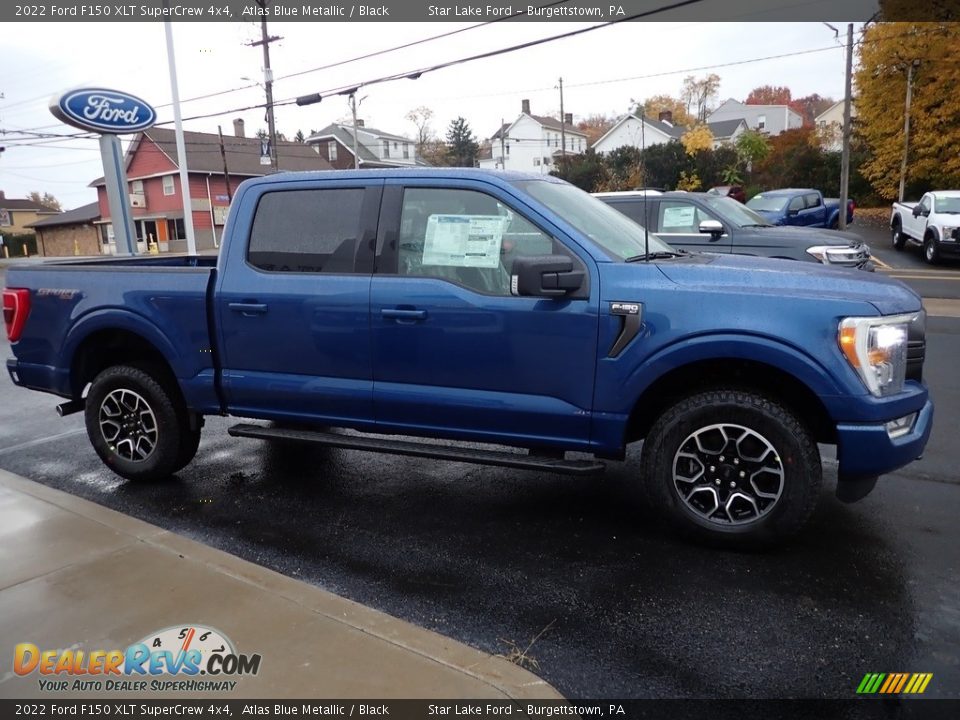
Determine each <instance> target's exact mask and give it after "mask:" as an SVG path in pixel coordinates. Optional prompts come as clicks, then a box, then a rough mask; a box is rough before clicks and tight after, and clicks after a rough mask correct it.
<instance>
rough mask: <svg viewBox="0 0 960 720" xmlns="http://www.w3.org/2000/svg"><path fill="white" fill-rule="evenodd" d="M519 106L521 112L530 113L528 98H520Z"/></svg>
mask: <svg viewBox="0 0 960 720" xmlns="http://www.w3.org/2000/svg"><path fill="white" fill-rule="evenodd" d="M520 107H521V112H524V113H526V114H527V115H529V114H530V101H529V100H521V101H520Z"/></svg>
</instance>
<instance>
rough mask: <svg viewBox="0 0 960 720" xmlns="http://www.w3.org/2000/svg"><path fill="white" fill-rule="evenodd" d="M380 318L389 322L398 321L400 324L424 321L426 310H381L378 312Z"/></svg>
mask: <svg viewBox="0 0 960 720" xmlns="http://www.w3.org/2000/svg"><path fill="white" fill-rule="evenodd" d="M380 315H381V317H383V318H385V319H389V320H399V321H401V322H403V321H407V322H413V321H415V320H426V319H427V311H426V310H402V309H400V308H383V309H382V310H381V311H380Z"/></svg>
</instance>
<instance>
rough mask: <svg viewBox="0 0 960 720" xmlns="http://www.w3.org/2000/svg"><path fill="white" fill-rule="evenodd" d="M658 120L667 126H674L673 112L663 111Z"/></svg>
mask: <svg viewBox="0 0 960 720" xmlns="http://www.w3.org/2000/svg"><path fill="white" fill-rule="evenodd" d="M657 120H659V121H660V122H664V123H667V125H673V110H661V111H660V114H659V115H658V116H657Z"/></svg>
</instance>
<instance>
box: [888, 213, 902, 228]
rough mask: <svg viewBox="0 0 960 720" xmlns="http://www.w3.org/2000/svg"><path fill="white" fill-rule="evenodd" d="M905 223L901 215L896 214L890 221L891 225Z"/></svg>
mask: <svg viewBox="0 0 960 720" xmlns="http://www.w3.org/2000/svg"><path fill="white" fill-rule="evenodd" d="M902 224H903V221H902V220H900V216H899V215H894V216H893V220H891V221H890V227H900V225H902Z"/></svg>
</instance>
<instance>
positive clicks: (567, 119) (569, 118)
mask: <svg viewBox="0 0 960 720" xmlns="http://www.w3.org/2000/svg"><path fill="white" fill-rule="evenodd" d="M563 124H564V125H573V113H564V115H563Z"/></svg>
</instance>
